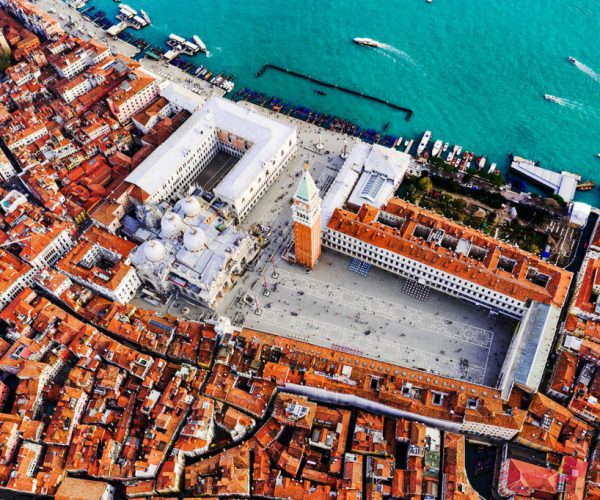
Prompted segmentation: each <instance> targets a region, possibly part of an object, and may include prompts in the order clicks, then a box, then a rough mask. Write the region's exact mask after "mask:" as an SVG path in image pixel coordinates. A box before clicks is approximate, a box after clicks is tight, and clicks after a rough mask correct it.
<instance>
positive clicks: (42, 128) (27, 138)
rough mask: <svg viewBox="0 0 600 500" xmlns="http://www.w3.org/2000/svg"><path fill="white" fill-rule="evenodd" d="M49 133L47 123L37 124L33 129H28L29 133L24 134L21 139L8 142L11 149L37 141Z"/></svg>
mask: <svg viewBox="0 0 600 500" xmlns="http://www.w3.org/2000/svg"><path fill="white" fill-rule="evenodd" d="M47 133H48V129H47V128H46V125H35V126H33V127H32V128H31V130H29V131H28V133H27V134H23V136H22V137H21V138H20V139H18V140H16V141H14V142H8V143H7V146H8V147H9V148H10V149H11V150H14V149H18V148H20V147H22V146H27V145H28V144H31V143H32V142H35V141H37V140H38V139H39V138H40V137H44V136H45V135H46V134H47ZM17 134H18V133H17Z"/></svg>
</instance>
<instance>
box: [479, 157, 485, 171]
mask: <svg viewBox="0 0 600 500" xmlns="http://www.w3.org/2000/svg"><path fill="white" fill-rule="evenodd" d="M486 161H487V160H486V158H485V156H482V157H481V159H480V160H479V163H478V164H477V167H478V168H479V170H481V169H482V168H483V167H485V162H486Z"/></svg>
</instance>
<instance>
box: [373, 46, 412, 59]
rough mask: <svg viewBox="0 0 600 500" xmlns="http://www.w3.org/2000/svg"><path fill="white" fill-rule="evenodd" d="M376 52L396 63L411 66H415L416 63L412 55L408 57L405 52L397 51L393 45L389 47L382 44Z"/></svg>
mask: <svg viewBox="0 0 600 500" xmlns="http://www.w3.org/2000/svg"><path fill="white" fill-rule="evenodd" d="M375 52H377V53H379V54H381V55H382V56H384V57H387V58H388V59H391V60H392V61H394V62H395V63H398V62H401V61H405V62H408V63H410V64H415V61H414V59H413V58H412V57H410V55H408V54H407V53H406V52H404V51H403V50H400V49H397V48H396V47H394V46H393V45H389V44H387V43H380V44H379V46H378V47H377V48H376V49H375Z"/></svg>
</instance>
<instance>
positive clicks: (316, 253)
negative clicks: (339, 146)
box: [292, 162, 321, 269]
mask: <svg viewBox="0 0 600 500" xmlns="http://www.w3.org/2000/svg"><path fill="white" fill-rule="evenodd" d="M292 218H293V220H294V253H295V255H296V262H297V263H298V264H301V265H303V266H306V267H307V268H309V269H312V268H313V267H314V266H315V264H316V263H317V260H319V257H320V256H321V198H319V190H318V188H317V186H316V185H315V181H313V178H312V176H311V175H310V172H309V171H308V162H304V173H303V174H302V179H301V180H300V184H298V189H296V194H294V198H293V204H292Z"/></svg>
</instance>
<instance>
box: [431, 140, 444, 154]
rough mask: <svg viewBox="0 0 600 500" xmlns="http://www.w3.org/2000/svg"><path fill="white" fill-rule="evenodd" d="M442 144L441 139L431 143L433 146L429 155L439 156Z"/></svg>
mask: <svg viewBox="0 0 600 500" xmlns="http://www.w3.org/2000/svg"><path fill="white" fill-rule="evenodd" d="M442 146H443V142H442V141H441V139H438V140H437V141H435V142H434V143H433V148H431V156H439V154H440V153H441V152H442Z"/></svg>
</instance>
